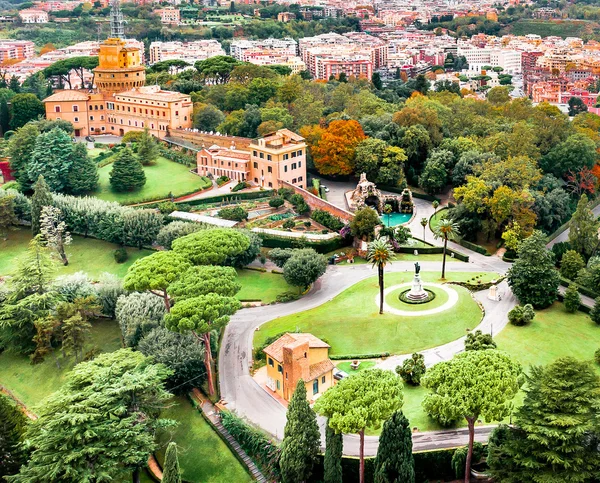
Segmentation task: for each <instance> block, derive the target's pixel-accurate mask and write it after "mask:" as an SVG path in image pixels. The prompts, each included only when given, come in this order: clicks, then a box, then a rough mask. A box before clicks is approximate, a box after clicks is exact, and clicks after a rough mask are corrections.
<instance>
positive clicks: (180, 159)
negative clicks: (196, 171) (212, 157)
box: [158, 144, 196, 166]
mask: <svg viewBox="0 0 600 483" xmlns="http://www.w3.org/2000/svg"><path fill="white" fill-rule="evenodd" d="M158 151H159V152H160V155H161V156H163V157H165V158H167V159H169V160H171V161H174V162H176V163H179V164H185V165H186V166H195V165H196V157H195V156H190V155H189V154H185V153H183V152H181V151H178V150H175V149H169V148H166V147H165V146H163V145H162V144H159V145H158Z"/></svg>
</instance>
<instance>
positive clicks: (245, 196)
mask: <svg viewBox="0 0 600 483" xmlns="http://www.w3.org/2000/svg"><path fill="white" fill-rule="evenodd" d="M273 194H274V190H263V191H246V192H243V193H235V194H227V195H217V196H211V197H210V198H202V199H199V200H189V201H178V202H176V203H186V204H188V205H194V206H198V205H205V204H209V203H219V202H221V201H234V200H256V199H258V198H269V197H270V196H273Z"/></svg>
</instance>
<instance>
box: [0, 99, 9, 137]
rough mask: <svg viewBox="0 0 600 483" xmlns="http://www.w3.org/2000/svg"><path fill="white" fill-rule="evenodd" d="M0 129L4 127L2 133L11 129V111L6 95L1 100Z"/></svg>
mask: <svg viewBox="0 0 600 483" xmlns="http://www.w3.org/2000/svg"><path fill="white" fill-rule="evenodd" d="M0 129H2V134H4V133H5V132H6V131H8V130H9V129H10V112H9V111H8V103H7V102H6V98H4V97H3V98H2V101H0Z"/></svg>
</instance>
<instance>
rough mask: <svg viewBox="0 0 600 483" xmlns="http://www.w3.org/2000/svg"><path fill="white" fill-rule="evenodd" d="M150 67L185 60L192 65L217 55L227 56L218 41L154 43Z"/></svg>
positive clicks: (152, 44) (151, 50)
mask: <svg viewBox="0 0 600 483" xmlns="http://www.w3.org/2000/svg"><path fill="white" fill-rule="evenodd" d="M148 50H149V52H150V65H152V64H156V63H157V62H161V61H163V60H174V59H176V60H184V61H185V62H188V63H190V64H194V62H196V61H198V60H206V59H208V58H210V57H215V56H217V55H226V54H225V51H224V50H223V47H221V44H220V43H219V42H218V41H217V40H196V41H193V42H152V43H151V44H150V48H149V49H148Z"/></svg>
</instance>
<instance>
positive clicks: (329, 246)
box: [258, 233, 412, 253]
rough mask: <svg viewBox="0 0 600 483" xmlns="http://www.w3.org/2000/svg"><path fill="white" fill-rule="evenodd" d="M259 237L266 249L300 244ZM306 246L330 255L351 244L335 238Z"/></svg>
mask: <svg viewBox="0 0 600 483" xmlns="http://www.w3.org/2000/svg"><path fill="white" fill-rule="evenodd" d="M258 236H260V237H261V238H262V241H263V247H266V248H296V245H297V243H298V240H297V239H291V238H287V237H284V236H279V235H273V234H271V233H258ZM305 245H306V247H308V248H313V249H314V250H315V251H316V252H318V253H329V252H332V251H335V250H339V249H340V248H344V247H347V246H348V245H349V243H348V241H347V240H346V239H344V238H342V237H335V238H332V239H330V240H323V241H306V244H305ZM411 253H412V252H411Z"/></svg>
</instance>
